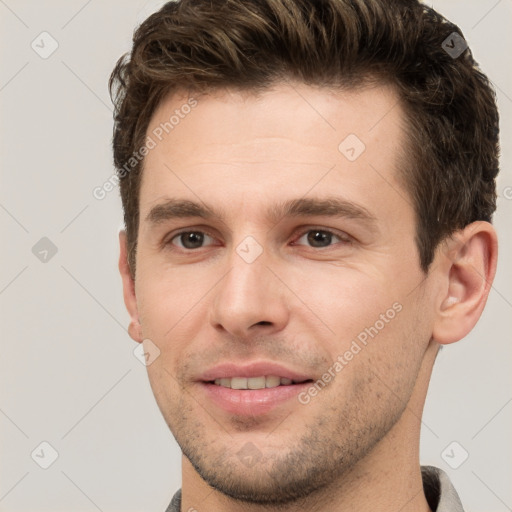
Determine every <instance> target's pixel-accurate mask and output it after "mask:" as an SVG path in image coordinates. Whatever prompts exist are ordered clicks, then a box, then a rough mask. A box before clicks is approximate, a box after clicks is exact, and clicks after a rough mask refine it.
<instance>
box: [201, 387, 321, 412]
mask: <svg viewBox="0 0 512 512" xmlns="http://www.w3.org/2000/svg"><path fill="white" fill-rule="evenodd" d="M200 384H201V387H202V388H203V389H204V390H205V392H206V395H207V396H208V398H209V399H210V400H211V401H212V402H213V403H214V404H216V405H217V406H218V407H220V408H221V409H223V410H224V411H226V412H228V413H230V414H237V415H244V416H256V415H260V414H265V413H267V412H270V411H271V410H272V409H275V408H276V407H278V406H279V405H283V404H284V403H286V402H287V401H289V400H290V399H292V398H295V397H296V396H297V395H298V394H299V393H300V392H301V391H303V390H304V389H306V388H308V387H309V386H311V382H304V383H301V384H291V385H289V386H276V387H275V388H263V389H231V388H226V387H224V386H218V385H217V384H211V383H209V382H201V383H200Z"/></svg>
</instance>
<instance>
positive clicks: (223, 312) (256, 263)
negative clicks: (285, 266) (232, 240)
mask: <svg viewBox="0 0 512 512" xmlns="http://www.w3.org/2000/svg"><path fill="white" fill-rule="evenodd" d="M269 254H270V253H269V251H268V250H266V249H265V248H264V247H263V245H262V244H261V243H260V242H259V241H257V240H256V239H255V238H254V237H253V236H247V237H245V238H244V239H243V240H242V241H241V242H240V243H239V244H238V245H236V246H234V247H232V248H231V253H230V255H229V257H228V262H227V265H228V266H229V271H228V272H227V274H226V275H225V276H224V278H223V279H221V281H220V282H219V284H218V286H216V287H215V289H216V292H215V299H214V303H213V308H212V312H211V323H212V324H213V325H214V326H216V327H217V328H219V327H221V326H222V327H223V328H224V329H225V330H226V331H229V332H230V333H231V334H233V335H236V336H247V335H248V334H249V330H250V329H251V327H252V326H255V325H256V324H260V326H261V322H265V324H264V325H268V324H271V325H272V326H273V329H281V328H282V327H283V325H284V324H285V322H286V318H287V307H286V304H285V301H284V296H283V290H281V289H280V286H279V283H278V281H277V280H276V278H275V276H274V275H273V273H272V272H271V271H270V270H269V269H268V268H267V265H269V266H271V265H272V262H271V261H270V256H269ZM267 328H268V327H267ZM253 330H254V328H253Z"/></svg>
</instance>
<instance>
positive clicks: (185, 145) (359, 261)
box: [119, 83, 497, 512]
mask: <svg viewBox="0 0 512 512" xmlns="http://www.w3.org/2000/svg"><path fill="white" fill-rule="evenodd" d="M187 98H188V96H187V95H186V94H185V93H183V94H180V95H175V96H170V97H167V98H166V99H165V100H164V101H163V102H162V103H161V104H160V105H159V107H158V109H157V110H156V112H155V113H154V116H153V118H152V120H151V123H150V126H149V128H148V134H151V132H152V130H153V129H154V128H155V127H157V126H158V125H159V124H160V123H161V122H164V121H166V120H168V119H169V116H170V115H171V114H172V113H173V112H174V110H175V109H176V108H180V106H181V105H183V104H184V103H185V102H186V101H187ZM403 127H404V113H403V110H402V108H401V107H400V104H399V103H398V102H397V97H396V95H395V93H394V91H393V90H392V89H390V88H388V87H386V86H383V85H382V86H375V87H373V88H367V89H358V90H355V91H343V92H340V91H337V92H332V91H328V90H327V89H321V88H313V87H311V86H307V85H304V84H291V83H281V84H277V85H276V86H275V87H274V88H273V89H271V90H268V91H266V92H264V93H263V94H262V95H260V96H254V95H251V94H247V93H244V94H242V93H240V92H236V91H219V92H217V93H215V94H210V95H205V96H201V97H200V98H198V104H197V106H196V107H195V108H194V109H193V110H192V112H191V113H190V114H188V115H187V116H186V117H185V118H184V119H182V120H180V123H179V125H177V126H176V127H175V128H174V129H173V130H172V132H170V133H169V134H168V135H167V136H166V137H165V138H164V139H163V140H162V141H161V142H159V144H158V145H157V146H156V147H155V148H154V149H152V150H151V151H150V152H149V154H148V155H147V157H146V161H145V168H144V171H143V179H142V184H141V191H140V219H141V220H140V225H139V232H138V249H137V260H136V277H135V280H133V279H132V278H131V275H130V271H129V268H128V264H127V253H126V235H125V233H124V232H121V233H120V260H119V268H120V272H121V275H122V279H123V289H124V299H125V303H126V307H127V309H128V312H129V314H130V317H131V321H130V327H129V332H130V335H131V337H132V338H133V339H134V340H135V341H137V342H142V340H144V339H150V340H151V341H152V343H154V344H155V345H156V346H157V347H158V348H159V350H160V355H159V357H158V358H156V359H155V361H154V362H153V363H152V364H150V365H149V366H148V367H147V368H148V375H149V379H150V383H151V386H152V389H153V392H154V394H155V397H156V400H157V403H158V405H159V407H160V410H161V411H162V414H163V417H164V418H165V420H166V422H167V424H168V425H169V427H170V429H171V431H172V433H173V435H174V436H175V438H176V440H177V442H178V443H179V445H180V447H181V449H182V451H183V454H184V455H183V457H182V475H183V482H182V510H189V509H192V510H197V511H199V512H201V511H208V512H221V511H222V512H231V511H240V510H242V511H248V512H252V511H254V512H256V511H258V512H259V511H262V510H266V511H272V510H276V511H277V510H279V511H284V512H287V511H299V510H301V511H317V510H331V511H341V510H343V511H346V510H357V511H359V512H364V511H370V510H372V511H373V510H377V509H378V510H379V511H381V512H386V511H393V512H396V511H397V510H401V511H402V512H412V511H415V512H418V511H422V512H426V511H428V510H429V507H428V504H427V502H426V499H425V496H424V494H423V490H422V481H421V474H420V465H419V453H418V452H419V435H420V426H421V421H420V419H421V414H422V410H423V405H424V401H425V396H426V392H427V388H428V383H429V379H430V375H431V371H432V366H433V363H434V360H435V356H436V354H437V351H438V348H439V346H440V344H448V343H452V342H454V341H457V340H459V339H461V338H463V337H464V336H465V335H466V334H467V333H468V332H469V331H470V330H471V329H472V328H473V326H474V325H475V323H476V321H477V320H478V318H479V316H480V314H481V312H482V309H483V307H484V305H485V301H486V299H487V295H488V293H489V289H490V285H491V282H492V279H493V277H494V273H495V269H496V254H497V242H496V234H495V231H494V229H493V228H492V226H491V225H490V224H488V223H486V222H476V223H473V224H471V225H469V226H468V227H466V229H464V230H462V231H460V232H457V233H456V234H455V235H454V237H452V238H451V239H450V240H447V241H445V242H443V243H442V244H440V246H439V247H438V248H437V251H436V255H435V259H434V262H433V263H432V265H431V268H430V271H429V273H428V274H427V275H426V274H424V273H423V271H422V270H421V268H420V264H419V255H418V251H417V247H416V245H415V241H414V236H415V214H414V211H413V207H412V201H411V200H410V199H409V197H408V195H407V193H406V191H405V189H404V188H403V187H402V186H401V184H400V182H399V181H398V179H397V176H396V174H397V171H396V170H397V166H398V163H399V158H400V154H401V148H403V147H404V144H405V135H404V130H403ZM349 134H356V135H357V136H358V137H359V139H361V140H362V141H363V142H364V144H365V145H366V149H365V151H364V152H363V153H362V154H361V155H360V156H359V157H358V158H357V159H356V160H355V161H353V162H351V161H349V160H348V159H347V158H345V156H344V155H343V154H342V153H341V152H340V151H339V150H338V146H339V144H340V142H341V141H343V140H344V139H345V137H347V135H349ZM326 196H331V197H332V196H336V197H338V198H343V199H344V200H347V201H351V202H352V203H354V204H356V205H358V206H360V207H363V208H364V209H365V210H367V211H368V212H369V213H370V214H371V215H372V216H373V217H374V219H375V220H374V222H373V223H371V224H370V223H365V222H362V221H361V220H357V219H353V218H346V217H342V218H339V217H329V216H319V215H315V216H302V217H299V218H294V217H287V218H281V219H278V220H277V221H276V220H275V219H274V220H273V221H271V220H270V219H268V218H267V216H266V212H267V209H268V208H269V207H271V206H274V205H276V204H278V203H280V202H282V201H285V200H288V199H296V198H303V197H307V198H316V199H321V198H324V197H326ZM169 198H180V199H189V200H192V201H197V202H199V203H201V202H205V203H208V204H209V205H211V207H212V208H214V209H215V210H216V211H217V210H218V211H222V213H223V214H224V218H223V220H219V219H203V218H197V217H194V218H177V219H176V218H174V219H169V220H167V221H165V222H162V223H159V224H157V225H152V224H151V223H150V222H147V221H146V217H147V215H148V213H149V212H150V210H151V209H152V208H153V207H154V206H155V205H158V204H161V203H162V202H164V201H165V200H166V199H169ZM182 229H185V230H188V231H202V232H206V233H208V234H209V236H206V235H205V236H204V239H203V243H202V245H201V244H199V247H198V248H192V249H191V248H188V249H187V248H186V246H185V245H183V244H184V241H183V237H182V238H180V237H179V236H175V234H176V233H177V232H178V230H182ZM315 229H316V230H328V231H331V232H332V233H334V235H333V236H332V237H329V235H327V237H326V239H327V241H325V234H324V238H319V239H318V238H313V239H312V238H309V237H308V234H309V235H310V236H311V235H313V234H314V232H315ZM311 231H313V233H311ZM249 235H250V236H252V237H253V238H254V239H255V240H256V241H257V242H258V244H259V245H260V247H261V249H262V251H263V252H262V253H261V255H260V256H259V257H258V258H257V259H256V260H255V261H254V262H252V263H247V262H246V261H245V260H244V259H243V258H241V257H240V256H239V254H238V253H237V252H236V249H237V246H238V245H239V244H240V243H241V242H242V241H243V240H244V239H245V237H247V236H249ZM336 235H338V236H340V238H338V237H337V236H336ZM316 240H320V242H321V243H320V245H317V244H315V241H316ZM322 240H323V242H322ZM163 242H167V245H164V244H163ZM185 244H186V240H185ZM322 244H323V245H322ZM188 247H190V246H188ZM393 304H399V305H400V306H401V310H400V312H399V313H397V314H396V315H395V316H394V318H393V319H392V320H389V321H388V322H387V323H386V324H385V326H384V327H383V328H382V329H380V330H379V332H378V334H377V335H376V336H375V337H374V338H373V339H371V340H370V341H369V342H368V344H367V345H366V346H364V347H363V348H362V350H360V351H359V352H358V353H357V355H354V357H353V358H352V359H351V360H350V361H349V362H348V363H347V364H346V365H345V366H344V367H343V369H342V370H341V371H340V372H338V373H336V376H335V377H334V378H333V379H332V380H331V382H330V383H329V385H328V386H326V387H324V388H323V389H322V390H321V391H320V392H318V394H317V395H316V396H314V397H312V398H311V400H310V402H309V403H307V404H302V403H300V402H299V401H298V400H295V399H291V400H289V401H287V402H286V403H285V404H284V405H281V406H279V407H277V408H275V409H273V410H272V411H270V412H269V413H267V414H262V415H255V416H252V417H242V416H237V415H233V414H227V413H226V412H224V411H223V410H222V409H220V408H219V407H217V406H216V405H215V404H213V403H212V401H211V400H209V399H208V397H207V395H206V394H205V393H204V391H203V389H202V385H201V384H200V383H198V382H197V381H196V380H195V379H196V378H197V376H198V375H199V374H200V373H201V372H203V371H204V370H206V369H208V368H211V367H212V366H214V365H215V364H217V363H220V362H225V361H233V362H235V363H246V362H249V361H261V360H265V361H269V360H270V361H277V362H280V363H282V364H283V365H285V366H286V367H288V368H292V369H295V370H297V371H300V372H302V373H306V374H308V375H310V376H311V377H312V378H313V379H314V380H316V379H318V378H321V376H322V374H324V373H325V372H326V371H327V370H328V368H329V367H332V365H333V362H334V361H335V360H336V359H337V357H338V356H340V355H343V354H344V353H345V352H346V351H347V350H349V348H350V346H351V343H352V341H353V340H354V339H356V337H357V336H358V334H359V333H361V332H362V331H364V329H365V328H368V327H370V326H373V325H375V324H376V321H377V320H379V318H381V317H380V315H381V314H384V313H385V312H386V311H387V310H389V308H391V307H392V305H393ZM248 442H249V443H251V444H250V445H249V446H251V449H252V450H253V451H254V452H255V453H257V454H258V457H257V459H258V460H257V461H256V462H255V463H254V464H253V465H252V466H251V467H248V466H247V465H246V464H244V463H243V461H242V459H241V457H239V456H238V455H237V452H239V450H241V449H242V448H243V447H244V446H245V445H246V443H248ZM245 449H247V447H246V448H245Z"/></svg>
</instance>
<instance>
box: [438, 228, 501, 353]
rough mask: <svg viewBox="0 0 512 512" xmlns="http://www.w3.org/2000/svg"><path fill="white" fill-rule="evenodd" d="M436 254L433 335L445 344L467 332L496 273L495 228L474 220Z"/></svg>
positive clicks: (477, 316)
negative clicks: (437, 286)
mask: <svg viewBox="0 0 512 512" xmlns="http://www.w3.org/2000/svg"><path fill="white" fill-rule="evenodd" d="M439 256H440V263H439V268H438V271H440V273H441V280H442V286H441V291H440V295H439V297H438V305H437V309H436V317H435V323H434V330H433V333H432V337H433V338H434V340H436V341H437V342H438V343H441V344H443V345H446V344H449V343H453V342H455V341H458V340H460V339H462V338H463V337H464V336H466V335H467V334H468V333H469V332H470V331H471V329H473V327H474V326H475V324H476V322H477V321H478V319H479V318H480V315H481V314H482V311H483V309H484V306H485V303H486V301H487V297H488V295H489V291H490V289H491V285H492V281H493V279H494V275H495V273H496V264H497V258H498V241H497V236H496V231H495V229H494V228H493V226H492V225H491V224H490V223H488V222H483V221H478V222H473V223H472V224H469V225H468V226H466V227H465V228H464V229H463V230H461V231H458V232H457V233H456V234H455V235H454V236H452V237H451V238H450V240H449V241H448V242H447V243H446V244H443V248H442V249H441V254H440V255H439Z"/></svg>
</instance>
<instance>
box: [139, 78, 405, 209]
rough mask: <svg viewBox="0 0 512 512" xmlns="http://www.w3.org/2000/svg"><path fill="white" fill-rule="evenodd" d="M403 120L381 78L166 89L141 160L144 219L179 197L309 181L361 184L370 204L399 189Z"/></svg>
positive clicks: (256, 192)
mask: <svg viewBox="0 0 512 512" xmlns="http://www.w3.org/2000/svg"><path fill="white" fill-rule="evenodd" d="M403 126H404V113H403V110H402V107H401V104H400V101H399V99H398V97H397V94H396V93H395V91H394V90H393V89H392V88H391V87H389V86H386V85H378V86H373V87H366V88H362V89H354V90H343V91H341V90H336V91H335V90H332V89H327V88H320V87H311V86H307V85H305V84H298V83H286V84H284V83H283V84H277V85H275V86H274V87H273V88H272V89H269V90H266V91H264V92H262V93H259V94H254V93H251V92H240V91H236V90H222V91H217V92H216V93H212V94H208V95H201V96H197V97H194V96H193V94H188V93H185V92H181V93H175V94H173V95H169V96H167V97H166V98H165V99H164V100H163V101H162V102H161V103H160V104H159V106H158V108H157V109H156V111H155V113H154V115H153V117H152V119H151V121H150V123H149V126H148V130H147V136H148V138H151V139H152V140H153V141H154V148H153V149H152V150H151V151H149V153H148V155H147V156H146V158H145V165H144V171H143V177H142V185H141V195H140V201H141V203H140V209H141V218H144V216H145V214H147V212H148V211H149V209H150V208H151V207H152V206H153V205H154V204H155V202H158V201H159V199H161V198H163V197H173V196H176V195H178V196H180V197H186V198H188V199H194V200H197V199H200V198H201V197H206V198H212V199H213V202H215V199H216V198H218V199H219V201H224V202H225V201H226V196H229V195H231V196H233V195H236V196H237V197H247V195H248V194H251V197H252V198H253V199H254V200H256V198H258V197H261V198H265V200H267V201H271V200H272V197H273V196H275V197H274V198H275V199H277V198H279V200H282V199H283V198H284V199H286V197H283V194H286V192H289V197H288V199H295V198H296V197H299V196H302V195H304V194H306V193H307V192H308V190H312V189H313V188H314V189H315V190H314V192H315V193H317V194H316V195H318V193H321V192H322V189H323V190H324V191H325V192H326V191H327V190H328V189H329V192H330V193H331V195H332V192H333V190H332V187H336V189H337V190H339V191H340V192H342V193H343V192H347V193H349V194H350V193H354V192H356V195H359V196H360V197H359V199H363V198H364V195H365V191H366V192H367V195H368V198H369V199H370V202H371V198H370V196H371V195H372V194H371V193H372V192H375V190H373V191H372V188H375V187H382V186H383V185H385V183H386V182H388V183H390V184H391V185H392V186H393V187H400V185H399V183H398V180H397V176H396V175H397V173H396V170H397V167H398V165H399V162H400V160H401V157H402V153H403V146H404V138H405V137H404V130H403ZM333 169H334V172H330V171H332V170H333ZM327 175H328V176H327ZM325 176H327V178H325ZM358 183H359V187H358V186H357V184H358ZM401 193H402V195H403V194H405V192H404V191H402V192H401ZM395 195H396V192H395ZM208 202H212V201H208ZM367 202H368V201H367ZM235 204H236V201H233V205H235Z"/></svg>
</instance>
